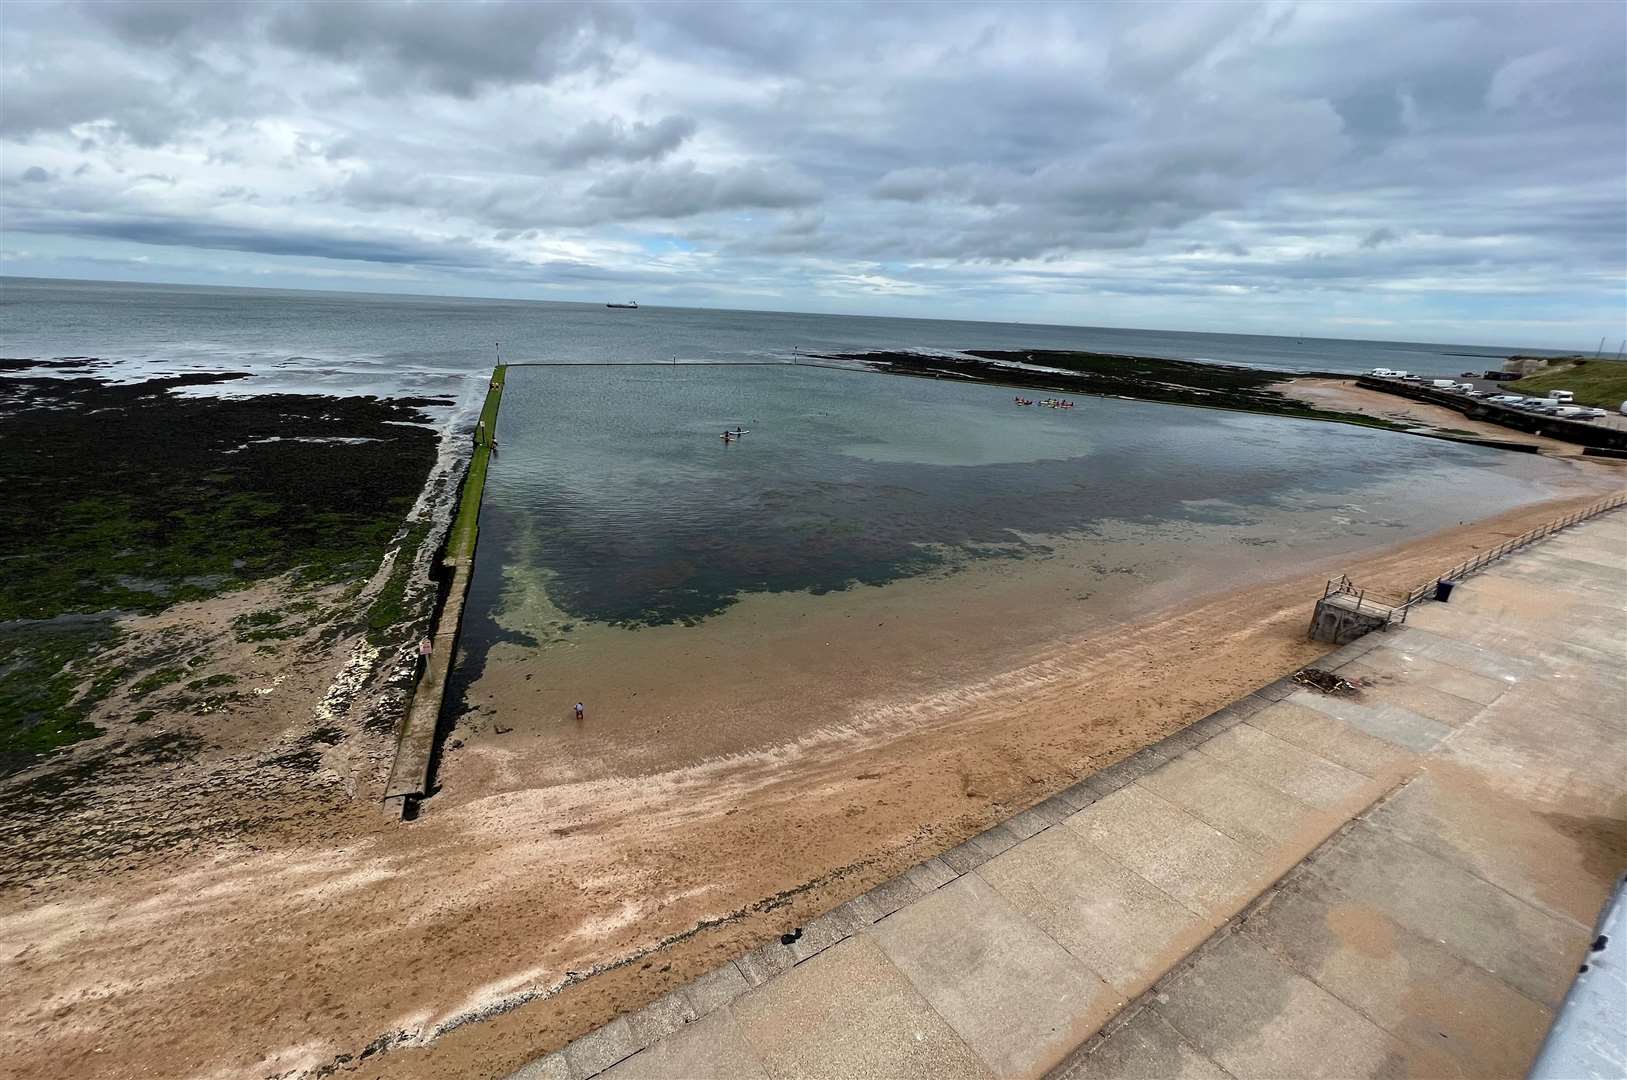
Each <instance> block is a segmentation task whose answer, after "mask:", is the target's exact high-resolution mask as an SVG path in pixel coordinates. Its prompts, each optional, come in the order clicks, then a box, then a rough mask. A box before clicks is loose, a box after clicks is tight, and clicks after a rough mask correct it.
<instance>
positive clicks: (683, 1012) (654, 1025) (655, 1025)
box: [627, 987, 699, 1046]
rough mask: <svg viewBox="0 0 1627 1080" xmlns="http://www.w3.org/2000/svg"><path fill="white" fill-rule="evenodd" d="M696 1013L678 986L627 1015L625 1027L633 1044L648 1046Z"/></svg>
mask: <svg viewBox="0 0 1627 1080" xmlns="http://www.w3.org/2000/svg"><path fill="white" fill-rule="evenodd" d="M698 1015H699V1014H698V1013H696V1012H695V1005H694V1003H693V1002H692V1001H691V1000H690V999H689V995H688V994H686V993H684V991H683V989H682V988H681V987H680V988H679V989H677V990H674V991H673V992H672V993H670V994H664V995H662V996H661V997H658V998H656V999H655V1000H654V1001H652V1002H650V1003H649V1004H648V1005H646V1006H644V1007H643V1008H642V1009H640V1010H638V1012H636V1013H633V1014H631V1015H630V1016H628V1017H627V1027H628V1029H629V1030H630V1031H631V1032H632V1034H633V1042H634V1044H636V1045H638V1046H648V1045H650V1044H651V1043H653V1042H655V1041H656V1040H657V1039H662V1038H665V1037H666V1036H668V1035H670V1034H672V1033H673V1032H674V1031H677V1030H678V1029H679V1028H681V1027H683V1026H684V1025H685V1024H687V1023H689V1022H690V1021H691V1020H694V1019H695V1018H696V1016H698Z"/></svg>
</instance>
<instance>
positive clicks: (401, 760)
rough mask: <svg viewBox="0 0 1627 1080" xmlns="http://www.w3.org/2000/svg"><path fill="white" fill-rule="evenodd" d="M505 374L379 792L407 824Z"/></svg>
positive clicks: (478, 437) (453, 531)
mask: <svg viewBox="0 0 1627 1080" xmlns="http://www.w3.org/2000/svg"><path fill="white" fill-rule="evenodd" d="M507 372H508V369H507V366H506V365H501V364H499V365H498V366H497V368H496V369H494V370H493V371H492V377H491V386H490V387H489V388H488V389H487V391H486V402H485V404H484V405H483V406H482V407H481V410H480V419H479V421H478V422H477V423H476V424H475V431H474V449H473V452H472V453H471V455H470V457H469V467H468V471H467V472H465V473H464V477H463V486H462V490H461V492H460V493H459V496H458V509H457V514H456V516H455V517H453V519H452V525H451V528H450V529H449V530H448V531H447V535H446V544H445V550H444V551H443V552H442V554H441V556H440V558H439V560H437V563H438V566H437V569H438V571H439V574H440V575H441V577H442V580H443V581H444V582H445V592H444V594H443V596H442V599H441V603H440V604H439V606H438V609H437V611H436V613H435V621H434V624H433V628H432V629H431V631H430V636H429V637H428V638H427V639H425V640H426V641H427V643H428V649H427V650H425V649H423V648H422V647H421V648H420V664H421V668H420V671H419V677H418V685H417V688H416V689H415V690H414V692H413V699H412V707H411V708H409V709H408V710H407V714H406V716H405V717H404V718H403V720H402V722H401V730H400V732H399V733H398V734H397V737H396V752H395V763H394V765H392V766H391V769H390V779H389V781H388V783H386V784H385V788H384V797H383V799H384V805H385V807H386V808H387V809H390V810H393V811H399V813H400V814H401V816H402V817H403V818H410V817H411V816H412V815H413V814H414V813H415V812H416V809H417V803H418V800H419V799H421V798H423V796H424V795H425V794H427V793H428V791H429V788H430V777H431V775H432V773H433V771H434V764H435V757H436V751H437V748H438V745H439V740H438V739H437V734H438V732H439V730H440V719H441V703H442V702H443V700H444V699H445V697H446V679H447V675H448V674H449V673H450V671H451V669H452V661H453V660H454V659H455V658H456V656H457V645H458V628H459V625H460V624H461V623H462V621H463V601H464V598H465V597H466V596H467V595H468V593H469V579H470V572H471V570H472V569H473V566H474V557H475V546H476V544H477V542H478V540H479V537H480V501H481V498H482V496H483V495H484V493H485V489H486V470H487V468H488V467H489V466H490V464H491V455H492V452H493V451H494V450H495V449H496V446H497V412H498V409H499V407H500V406H501V405H502V401H503V382H504V378H505V377H506V375H507Z"/></svg>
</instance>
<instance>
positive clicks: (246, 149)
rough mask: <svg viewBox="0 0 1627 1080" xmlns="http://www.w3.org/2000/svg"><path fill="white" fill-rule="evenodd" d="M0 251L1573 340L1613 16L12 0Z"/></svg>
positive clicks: (1587, 300)
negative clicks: (47, 0) (44, 0)
mask: <svg viewBox="0 0 1627 1080" xmlns="http://www.w3.org/2000/svg"><path fill="white" fill-rule="evenodd" d="M0 274H7V275H22V276H46V277H79V278H96V279H112V280H139V281H168V282H184V283H197V284H220V285H251V286H252V285H262V286H275V287H290V288H314V289H347V290H363V291H373V292H397V293H431V294H455V295H466V296H495V297H518V298H528V299H543V300H548V299H559V300H593V301H598V300H608V299H614V300H621V299H627V298H637V299H638V300H639V301H640V302H642V303H646V304H663V303H665V304H680V305H688V306H703V307H735V308H756V309H774V310H795V311H816V312H837V313H855V314H877V315H901V316H923V317H939V318H975V319H989V320H996V321H1000V320H1011V321H1025V322H1050V323H1067V324H1081V325H1098V326H1132V327H1147V328H1168V329H1184V330H1208V331H1234V332H1241V333H1284V334H1301V333H1308V334H1319V335H1327V336H1338V337H1359V338H1391V339H1410V340H1437V341H1485V342H1493V341H1495V342H1499V343H1506V344H1516V345H1518V344H1524V345H1542V346H1552V347H1559V348H1579V347H1582V346H1584V345H1585V346H1586V347H1587V348H1588V349H1589V350H1591V349H1592V348H1593V347H1594V346H1595V345H1596V344H1597V338H1598V337H1599V336H1600V335H1605V336H1607V337H1608V338H1609V339H1610V341H1611V343H1614V342H1615V340H1616V339H1618V338H1621V337H1623V336H1627V5H1624V4H1622V3H1619V2H1610V3H1583V4H1565V3H1540V4H1473V3H1447V4H1414V3H1358V4H1333V3H1318V4H1293V3H1286V4H1282V3H1265V4H1249V3H1226V4H1200V3H1190V4H1177V5H1159V4H1150V3H1149V4H1140V3H1137V4H1112V3H1103V4H1089V5H1083V4H1080V5H1073V4H1070V5H1049V4H1013V3H1001V4H987V5H984V4H977V3H958V4H941V5H935V4H879V5H877V4H862V5H846V4H837V3H818V4H800V5H799V4H753V5H724V4H686V3H661V4H650V5H639V4H631V5H624V4H618V3H592V4H586V3H584V4H578V3H570V2H565V3H555V4H539V3H507V2H486V3H481V2H467V3H423V2H418V3H402V4H363V3H338V2H328V3H265V4H225V3H218V4H205V3H183V2H169V0H164V2H147V3H106V2H103V3H82V4H81V3H56V4H35V3H28V2H26V0H7V3H6V4H5V7H4V12H3V14H0Z"/></svg>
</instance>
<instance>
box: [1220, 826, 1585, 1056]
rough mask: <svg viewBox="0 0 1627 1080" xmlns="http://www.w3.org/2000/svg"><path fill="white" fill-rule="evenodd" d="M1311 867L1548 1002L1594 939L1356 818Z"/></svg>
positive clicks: (1354, 897) (1356, 898) (1356, 899)
mask: <svg viewBox="0 0 1627 1080" xmlns="http://www.w3.org/2000/svg"><path fill="white" fill-rule="evenodd" d="M1306 867H1307V869H1308V870H1309V871H1310V872H1312V873H1314V874H1316V875H1317V876H1318V877H1319V878H1321V879H1322V880H1323V881H1325V882H1326V883H1327V884H1329V885H1330V886H1332V887H1333V888H1335V889H1337V890H1338V891H1339V892H1341V893H1343V894H1344V895H1345V896H1346V897H1348V898H1349V899H1350V901H1351V902H1353V903H1359V904H1363V905H1366V906H1368V907H1372V908H1376V909H1378V910H1379V911H1381V912H1383V913H1384V914H1385V915H1386V916H1388V917H1389V918H1390V919H1393V920H1394V921H1395V922H1397V923H1399V924H1400V925H1402V926H1404V927H1406V928H1407V929H1409V930H1411V931H1412V932H1413V933H1415V934H1418V935H1419V936H1421V937H1424V938H1428V939H1430V940H1432V941H1436V942H1439V943H1440V944H1441V945H1442V946H1444V947H1445V948H1446V949H1448V950H1449V951H1451V952H1452V953H1453V954H1454V955H1456V956H1457V957H1459V958H1460V959H1463V960H1467V961H1469V962H1470V963H1472V964H1477V965H1479V966H1480V967H1481V968H1484V969H1485V970H1486V971H1487V972H1489V973H1491V974H1493V975H1496V976H1497V977H1499V978H1500V979H1502V980H1503V981H1504V982H1506V983H1508V984H1509V985H1510V986H1512V987H1514V988H1515V989H1516V990H1518V991H1520V992H1521V993H1523V994H1525V995H1526V996H1527V997H1529V998H1531V999H1533V1000H1535V1001H1538V1002H1541V1003H1542V1004H1544V1005H1547V1006H1550V1007H1551V1006H1554V1005H1556V1004H1558V1002H1559V999H1560V998H1562V997H1563V996H1564V994H1565V990H1566V989H1567V988H1568V987H1569V986H1570V982H1571V976H1572V975H1574V974H1575V972H1576V964H1577V962H1578V961H1579V960H1580V958H1581V956H1582V952H1583V950H1584V949H1585V948H1586V946H1587V943H1588V940H1589V937H1588V932H1587V931H1586V930H1585V929H1583V928H1582V927H1580V926H1578V925H1577V924H1576V923H1574V922H1572V921H1570V920H1568V919H1559V918H1556V917H1554V916H1553V915H1550V914H1548V913H1546V912H1544V911H1541V910H1539V909H1537V908H1534V907H1532V906H1531V905H1530V904H1527V903H1525V902H1524V901H1522V900H1519V899H1516V898H1515V897H1513V896H1511V895H1509V894H1508V893H1506V892H1504V891H1503V890H1502V889H1499V888H1497V887H1496V886H1495V885H1492V884H1489V883H1488V882H1486V881H1484V880H1483V879H1481V878H1478V877H1476V876H1475V875H1473V874H1471V873H1469V872H1468V871H1466V870H1462V869H1460V868H1458V867H1456V866H1453V865H1452V864H1450V863H1448V862H1445V861H1443V860H1441V859H1438V858H1436V857H1435V856H1433V855H1430V854H1428V853H1427V852H1425V851H1423V850H1421V849H1419V848H1417V847H1414V846H1413V845H1411V844H1409V843H1407V842H1406V841H1404V840H1402V839H1401V838H1400V837H1398V836H1396V835H1395V834H1394V833H1392V832H1390V831H1388V830H1386V829H1382V828H1379V827H1378V826H1375V825H1373V824H1371V823H1369V822H1365V821H1359V822H1357V823H1356V825H1355V826H1353V827H1352V828H1351V829H1350V830H1349V831H1348V832H1346V833H1344V834H1343V835H1342V836H1340V837H1339V838H1338V839H1337V840H1336V841H1335V842H1334V843H1332V844H1330V845H1329V846H1328V847H1326V848H1324V849H1323V850H1322V851H1321V852H1319V853H1318V854H1317V856H1316V857H1315V858H1313V859H1311V860H1310V861H1309V862H1308V863H1307V864H1306ZM1223 1064H1224V1063H1223Z"/></svg>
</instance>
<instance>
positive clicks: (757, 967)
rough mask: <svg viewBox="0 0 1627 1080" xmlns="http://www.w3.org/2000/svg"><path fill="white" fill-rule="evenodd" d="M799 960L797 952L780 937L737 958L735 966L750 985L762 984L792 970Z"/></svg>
mask: <svg viewBox="0 0 1627 1080" xmlns="http://www.w3.org/2000/svg"><path fill="white" fill-rule="evenodd" d="M796 962H797V957H796V954H795V953H793V952H792V951H791V949H790V947H789V946H787V945H784V944H782V943H781V942H780V939H779V938H775V939H774V940H773V941H765V942H763V944H761V945H759V946H757V947H756V948H755V949H753V950H751V952H749V953H747V954H746V955H744V956H738V957H736V958H735V961H734V966H735V967H737V968H739V969H740V974H742V975H744V976H745V977H746V984H747V985H748V986H761V985H763V984H764V983H766V982H767V981H768V980H770V979H772V978H773V977H774V976H776V975H779V974H781V973H782V972H786V971H789V970H791V967H792V965H794V964H795V963H796Z"/></svg>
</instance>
